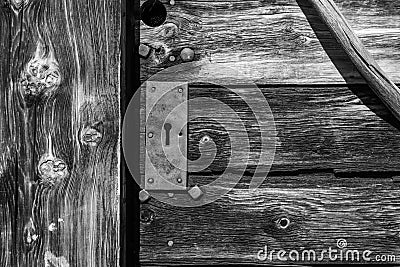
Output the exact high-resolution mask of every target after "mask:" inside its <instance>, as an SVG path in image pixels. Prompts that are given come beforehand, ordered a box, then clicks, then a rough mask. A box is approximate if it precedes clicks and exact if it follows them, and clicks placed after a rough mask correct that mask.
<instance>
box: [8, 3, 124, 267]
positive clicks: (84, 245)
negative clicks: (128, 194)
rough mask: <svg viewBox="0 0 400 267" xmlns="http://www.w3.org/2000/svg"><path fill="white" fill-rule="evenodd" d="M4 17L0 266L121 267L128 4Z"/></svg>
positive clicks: (17, 7) (13, 11) (26, 9)
mask: <svg viewBox="0 0 400 267" xmlns="http://www.w3.org/2000/svg"><path fill="white" fill-rule="evenodd" d="M0 12H1V14H0V22H1V25H0V31H1V39H0V42H1V46H0V47H1V49H2V53H1V64H0V70H1V76H0V80H1V95H2V97H1V99H0V102H1V104H0V106H1V108H2V109H3V110H6V112H2V115H1V116H2V117H1V119H0V124H1V135H0V142H1V149H2V151H3V152H2V160H1V168H0V171H1V180H0V181H1V182H0V184H1V185H0V191H1V193H0V196H1V197H0V199H1V201H0V214H1V224H0V230H1V244H2V245H1V247H0V248H1V251H0V255H1V257H0V266H58V267H66V266H117V265H118V259H119V208H118V207H119V176H120V173H119V164H120V149H119V143H120V141H119V133H120V111H119V110H120V109H119V103H120V99H119V95H120V92H119V85H120V78H119V68H120V29H121V25H120V14H121V3H120V1H111V2H107V1H95V2H93V1H64V0H57V1H41V0H37V1H36V0H33V1H7V2H4V3H2V5H1V8H0Z"/></svg>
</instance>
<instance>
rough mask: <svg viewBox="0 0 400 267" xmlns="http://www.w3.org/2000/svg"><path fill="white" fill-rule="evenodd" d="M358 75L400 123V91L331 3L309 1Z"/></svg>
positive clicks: (326, 0)
mask: <svg viewBox="0 0 400 267" xmlns="http://www.w3.org/2000/svg"><path fill="white" fill-rule="evenodd" d="M309 2H310V3H311V4H312V6H313V7H314V9H315V11H317V13H318V15H319V16H320V18H321V19H322V21H323V22H324V23H325V25H326V26H327V27H328V28H329V30H330V32H331V33H332V35H333V36H334V37H335V38H336V40H337V41H338V43H339V44H340V45H341V47H342V48H343V50H344V51H345V53H346V54H347V55H348V56H349V58H350V60H351V61H352V62H353V64H354V66H356V68H357V70H358V72H359V73H360V74H361V76H362V77H363V78H364V79H365V80H366V82H367V83H368V84H369V86H370V87H371V89H372V90H374V92H375V94H376V95H377V96H379V97H380V99H381V100H382V102H383V103H384V104H385V105H386V106H387V108H388V109H389V110H390V111H391V112H392V114H393V115H394V116H395V117H396V118H397V119H398V120H399V119H400V89H399V88H398V87H397V86H396V85H395V84H394V83H393V82H392V81H391V80H390V78H389V77H388V76H387V75H386V73H385V72H384V71H383V70H382V69H381V67H380V66H379V65H378V64H377V62H376V61H375V60H374V59H373V57H372V56H371V54H370V53H369V52H368V50H367V49H366V48H365V47H364V45H363V44H362V43H361V41H360V39H359V38H358V37H357V35H356V34H355V33H354V31H353V30H352V29H351V27H350V25H349V24H348V22H347V21H346V19H345V18H344V17H343V15H342V13H341V12H340V10H339V8H338V7H337V5H336V4H335V2H333V1H332V0H323V1H321V0H309Z"/></svg>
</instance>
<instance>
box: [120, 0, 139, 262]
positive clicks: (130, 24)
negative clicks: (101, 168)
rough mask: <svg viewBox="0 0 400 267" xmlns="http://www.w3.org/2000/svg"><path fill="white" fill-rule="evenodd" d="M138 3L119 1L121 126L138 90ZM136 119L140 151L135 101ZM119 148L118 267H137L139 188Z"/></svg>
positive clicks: (137, 1) (129, 0)
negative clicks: (119, 242)
mask: <svg viewBox="0 0 400 267" xmlns="http://www.w3.org/2000/svg"><path fill="white" fill-rule="evenodd" d="M139 14H140V1H139V0H133V1H131V0H122V28H121V30H122V34H121V36H122V37H121V55H122V56H121V65H122V66H121V94H120V96H121V114H122V116H121V123H123V119H124V115H125V110H126V108H127V107H128V105H129V103H130V101H131V99H133V96H134V94H135V93H136V91H137V90H139V87H140V60H139V54H138V53H137V51H136V48H137V47H138V46H139V25H140V24H139V18H140V16H139ZM134 101H135V109H137V112H135V116H132V115H131V118H132V119H133V120H135V121H136V122H137V125H138V127H137V132H135V134H134V135H133V136H131V137H130V138H132V139H133V140H134V142H135V143H136V144H137V146H138V147H139V145H140V128H139V122H140V113H139V111H140V103H139V98H137V99H136V98H135V100H134ZM122 149H123V148H122V147H121V191H120V192H121V206H120V211H121V212H120V214H121V217H120V219H121V227H120V232H121V235H120V240H121V255H120V266H121V267H124V266H139V249H140V237H139V227H140V225H139V209H140V206H139V198H138V193H139V190H140V189H139V186H138V185H137V184H136V182H135V180H134V179H133V177H132V174H131V173H130V172H129V170H128V167H127V165H126V162H125V159H124V157H123V151H122ZM130 160H134V161H135V162H137V168H135V173H134V174H133V175H135V176H136V175H140V169H139V166H140V165H139V160H140V150H139V149H137V150H136V152H135V159H130Z"/></svg>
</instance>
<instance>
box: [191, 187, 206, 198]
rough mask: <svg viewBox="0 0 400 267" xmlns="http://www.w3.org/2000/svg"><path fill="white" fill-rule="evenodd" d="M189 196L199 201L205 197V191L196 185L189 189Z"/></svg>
mask: <svg viewBox="0 0 400 267" xmlns="http://www.w3.org/2000/svg"><path fill="white" fill-rule="evenodd" d="M188 194H189V195H190V196H191V197H192V198H193V199H194V200H197V199H199V198H200V197H201V196H202V195H203V191H201V189H200V188H199V187H198V186H197V185H196V186H194V187H192V188H191V189H189V191H188Z"/></svg>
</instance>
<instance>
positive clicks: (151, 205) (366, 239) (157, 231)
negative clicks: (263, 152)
mask: <svg viewBox="0 0 400 267" xmlns="http://www.w3.org/2000/svg"><path fill="white" fill-rule="evenodd" d="M208 178H209V179H211V180H212V179H215V177H208ZM191 179H205V177H204V176H201V177H193V176H192V177H191ZM246 179H247V180H249V179H250V178H249V177H245V180H246ZM246 183H247V182H246V181H244V182H243V184H246ZM399 197H400V191H399V186H398V185H396V184H394V183H393V182H392V180H391V179H378V180H377V179H375V178H351V179H343V178H336V177H335V176H334V175H332V174H329V173H319V174H308V175H299V176H280V177H268V178H267V180H266V181H265V182H264V184H263V186H262V187H261V188H259V189H257V190H255V191H249V190H246V189H241V188H235V189H233V190H232V191H231V192H229V193H228V194H227V195H225V196H223V197H222V198H221V199H220V200H218V201H216V202H214V203H211V204H208V205H206V206H202V207H198V208H177V207H173V206H170V205H166V204H163V203H161V202H158V201H156V200H154V199H151V200H150V202H148V203H147V204H143V205H142V206H141V227H140V233H141V263H142V264H143V266H148V265H149V266H154V265H156V266H160V265H162V264H166V265H174V264H184V265H189V264H191V265H195V266H197V265H199V264H212V263H214V264H215V263H224V264H231V263H236V264H254V265H258V264H260V265H261V264H271V263H272V264H284V263H285V264H287V263H288V262H290V261H288V262H283V261H282V260H279V259H278V258H277V257H276V256H277V255H276V253H277V251H279V250H280V249H283V250H285V251H287V253H289V252H290V251H291V250H297V251H299V253H300V255H301V253H302V251H304V250H314V251H316V253H317V255H318V256H320V253H321V251H322V250H324V249H326V250H328V249H329V247H331V248H332V249H337V250H338V251H340V249H339V248H338V246H337V242H338V240H339V239H345V240H346V241H347V247H346V248H344V249H343V251H345V252H344V253H346V251H348V250H358V251H359V252H360V258H361V261H360V262H365V260H363V258H362V257H361V255H362V253H363V251H365V250H370V251H371V252H372V254H370V258H371V260H372V261H375V259H376V258H375V256H377V255H386V256H388V255H395V256H396V258H395V263H397V264H398V263H399V262H400V258H399V257H400V248H399V246H398V244H399V242H400V235H399V227H400V224H399V222H400V220H399V219H400V217H399V214H400V202H399ZM286 219H287V220H288V221H286V223H287V224H285V220H286ZM282 220H283V222H282ZM265 246H267V247H268V251H271V250H275V253H274V257H273V260H272V261H270V260H268V259H267V260H265V261H260V260H258V258H257V253H258V252H259V251H260V250H262V249H263V248H264V247H265ZM318 253H319V254H318ZM287 256H288V254H286V257H287ZM318 262H333V263H343V262H347V263H350V262H353V263H356V262H357V261H353V260H352V258H350V257H349V258H345V257H343V260H338V259H337V260H336V261H332V260H330V259H329V258H328V255H327V253H325V254H324V257H323V260H316V261H313V260H308V258H305V260H301V258H300V260H299V261H294V262H290V263H295V264H300V263H302V264H304V263H308V264H312V263H318ZM392 263H393V262H392Z"/></svg>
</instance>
